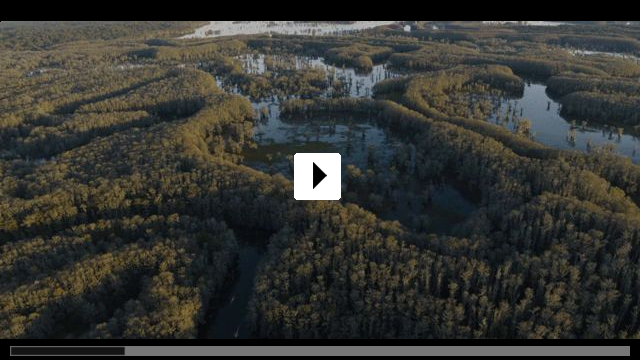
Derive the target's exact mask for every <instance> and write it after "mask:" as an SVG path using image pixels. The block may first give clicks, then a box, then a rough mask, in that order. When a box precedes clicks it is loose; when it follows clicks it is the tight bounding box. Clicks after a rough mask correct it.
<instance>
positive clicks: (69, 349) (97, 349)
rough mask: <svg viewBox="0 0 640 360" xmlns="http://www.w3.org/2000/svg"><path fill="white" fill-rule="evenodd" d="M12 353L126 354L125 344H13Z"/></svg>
mask: <svg viewBox="0 0 640 360" xmlns="http://www.w3.org/2000/svg"><path fill="white" fill-rule="evenodd" d="M11 355H12V356H14V355H87V356H89V355H124V346H12V347H11Z"/></svg>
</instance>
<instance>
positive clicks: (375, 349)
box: [11, 345, 631, 356]
mask: <svg viewBox="0 0 640 360" xmlns="http://www.w3.org/2000/svg"><path fill="white" fill-rule="evenodd" d="M11 355H12V356H17V355H30V356H34V355H40V356H56V355H58V356H59V355H63V356H70V355H81V356H90V355H97V356H100V355H125V347H44V346H32V347H27V346H13V347H11ZM126 355H127V356H308V355H314V356H316V355H319V356H631V348H630V346H246V345H245V346H127V347H126Z"/></svg>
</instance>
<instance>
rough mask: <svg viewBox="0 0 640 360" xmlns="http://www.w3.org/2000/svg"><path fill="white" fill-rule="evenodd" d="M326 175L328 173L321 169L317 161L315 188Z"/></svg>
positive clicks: (314, 174)
mask: <svg viewBox="0 0 640 360" xmlns="http://www.w3.org/2000/svg"><path fill="white" fill-rule="evenodd" d="M326 177H327V174H325V173H324V171H322V170H320V168H319V167H318V165H316V163H313V188H314V189H315V188H316V186H318V184H320V181H322V180H324V178H326Z"/></svg>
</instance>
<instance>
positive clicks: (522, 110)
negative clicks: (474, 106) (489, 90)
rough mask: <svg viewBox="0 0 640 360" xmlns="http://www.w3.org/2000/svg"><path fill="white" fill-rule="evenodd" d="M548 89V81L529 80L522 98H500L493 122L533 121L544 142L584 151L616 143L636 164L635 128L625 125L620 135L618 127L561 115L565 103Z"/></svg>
mask: <svg viewBox="0 0 640 360" xmlns="http://www.w3.org/2000/svg"><path fill="white" fill-rule="evenodd" d="M546 89H547V87H546V85H544V84H539V83H527V84H525V87H524V94H523V96H522V97H521V98H518V99H513V98H511V99H509V98H502V99H498V100H497V101H498V104H497V105H498V106H497V108H496V109H495V111H494V113H493V114H492V115H491V116H490V118H489V121H491V122H494V123H496V124H499V125H502V126H504V127H506V128H510V129H513V128H514V125H515V122H514V118H515V119H524V118H526V119H529V120H531V124H532V130H533V132H534V134H535V135H534V139H535V140H536V141H539V142H541V143H543V144H546V145H549V146H552V147H555V148H559V149H575V150H580V151H584V152H586V151H589V149H590V148H591V149H593V147H594V146H614V147H615V152H617V153H618V154H620V155H623V156H626V157H629V158H631V160H632V161H633V162H634V163H638V162H639V161H640V151H639V150H640V137H638V134H637V133H636V132H635V130H634V129H633V128H625V129H624V132H623V134H621V135H618V130H617V127H613V126H608V125H605V124H597V123H595V122H583V121H580V120H576V121H575V122H574V121H570V120H568V119H566V118H565V117H563V116H562V115H561V109H562V105H561V104H559V103H558V102H556V101H555V100H553V99H551V98H550V97H549V95H547V92H546ZM507 115H508V116H507ZM588 144H590V145H588Z"/></svg>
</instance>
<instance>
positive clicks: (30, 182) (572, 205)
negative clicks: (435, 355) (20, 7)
mask: <svg viewBox="0 0 640 360" xmlns="http://www.w3.org/2000/svg"><path fill="white" fill-rule="evenodd" d="M532 23H535V22H532ZM539 23H540V24H528V23H527V22H517V23H516V22H426V21H405V22H392V21H389V22H163V23H154V22H140V23H138V22H133V23H132V22H109V23H98V22H88V23H84V24H76V23H64V22H62V23H59V24H42V25H34V24H28V25H27V24H16V23H12V22H4V23H3V24H0V69H2V70H1V71H0V84H1V85H2V86H0V140H1V141H0V175H1V176H0V333H1V334H2V337H3V338H191V339H194V338H201V339H202V338H205V339H212V338H213V339H235V338H238V339H249V338H251V339H256V338H259V339H272V338H277V339H279V338H314V339H315V338H369V339H383V338H403V339H404V338H420V339H442V338H539V339H540V338H574V339H575V338H639V337H640V295H639V294H640V164H639V163H640V58H639V56H640V23H637V22H562V23H553V22H539ZM594 34H597V35H594ZM325 152H326V153H340V154H341V158H342V179H341V181H342V198H341V200H339V201H296V200H295V199H294V198H293V156H294V154H296V153H325Z"/></svg>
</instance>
